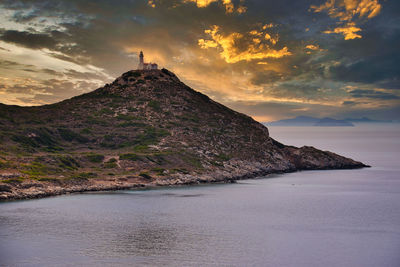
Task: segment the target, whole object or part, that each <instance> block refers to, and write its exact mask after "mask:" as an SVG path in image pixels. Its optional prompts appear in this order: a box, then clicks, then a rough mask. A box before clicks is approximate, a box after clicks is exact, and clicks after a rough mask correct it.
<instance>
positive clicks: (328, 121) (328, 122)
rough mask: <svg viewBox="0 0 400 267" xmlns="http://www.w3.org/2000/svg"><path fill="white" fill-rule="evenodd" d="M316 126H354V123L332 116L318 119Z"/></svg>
mask: <svg viewBox="0 0 400 267" xmlns="http://www.w3.org/2000/svg"><path fill="white" fill-rule="evenodd" d="M314 126H340V127H352V126H354V124H352V123H351V122H348V121H345V120H335V119H332V118H323V119H320V120H319V121H317V122H316V123H315V124H314Z"/></svg>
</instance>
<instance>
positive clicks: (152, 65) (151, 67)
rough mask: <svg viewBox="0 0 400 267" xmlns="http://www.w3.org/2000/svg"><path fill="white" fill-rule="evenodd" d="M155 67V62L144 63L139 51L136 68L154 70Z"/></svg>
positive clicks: (141, 52) (156, 66)
mask: <svg viewBox="0 0 400 267" xmlns="http://www.w3.org/2000/svg"><path fill="white" fill-rule="evenodd" d="M156 69H158V65H157V64H156V63H144V55H143V51H140V53H139V65H138V70H156Z"/></svg>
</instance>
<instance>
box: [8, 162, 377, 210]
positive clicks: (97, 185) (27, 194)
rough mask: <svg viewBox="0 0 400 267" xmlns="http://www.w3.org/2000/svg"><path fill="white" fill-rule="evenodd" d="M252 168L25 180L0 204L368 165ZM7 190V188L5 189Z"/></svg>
mask: <svg viewBox="0 0 400 267" xmlns="http://www.w3.org/2000/svg"><path fill="white" fill-rule="evenodd" d="M249 167H253V168H252V170H251V171H240V170H239V171H238V170H236V171H235V172H226V171H216V172H214V173H207V174H200V175H190V174H179V175H174V176H170V177H166V178H165V179H163V180H154V181H145V180H144V179H143V178H140V177H134V176H127V177H118V178H114V179H101V178H98V179H88V180H83V181H79V183H77V181H73V182H71V181H35V180H26V181H23V182H21V183H18V184H13V185H12V186H11V185H7V184H1V185H0V202H8V201H15V200H28V199H39V198H45V197H52V196H58V195H66V194H73V193H84V192H100V191H117V190H133V189H145V188H156V187H168V186H181V185H197V184H214V183H234V182H236V181H238V180H246V179H253V178H257V177H262V176H267V175H270V174H283V173H292V172H298V171H308V170H344V169H360V168H368V167H370V166H368V165H365V164H363V163H357V164H352V165H342V166H335V167H329V166H328V167H321V168H314V169H311V168H303V169H295V168H286V169H271V168H269V167H261V168H260V167H258V168H254V167H255V166H249ZM7 187H8V189H9V190H8V189H7Z"/></svg>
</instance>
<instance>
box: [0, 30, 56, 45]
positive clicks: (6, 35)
mask: <svg viewBox="0 0 400 267" xmlns="http://www.w3.org/2000/svg"><path fill="white" fill-rule="evenodd" d="M0 40H2V41H5V42H9V43H14V44H18V45H22V46H25V47H29V48H33V49H41V48H49V49H53V48H54V47H55V46H56V44H57V42H56V40H54V38H52V37H51V36H49V35H47V34H41V33H30V32H25V31H23V32H21V31H15V30H6V31H3V32H2V33H1V36H0Z"/></svg>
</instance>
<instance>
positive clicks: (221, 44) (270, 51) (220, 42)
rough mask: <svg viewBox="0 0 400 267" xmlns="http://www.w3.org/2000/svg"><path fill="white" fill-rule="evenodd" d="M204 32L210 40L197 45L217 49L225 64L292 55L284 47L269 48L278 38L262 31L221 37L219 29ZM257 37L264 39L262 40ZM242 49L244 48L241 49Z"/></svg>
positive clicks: (199, 42)
mask: <svg viewBox="0 0 400 267" xmlns="http://www.w3.org/2000/svg"><path fill="white" fill-rule="evenodd" d="M204 32H205V33H206V34H208V35H209V36H210V38H211V40H205V39H199V40H198V45H199V46H200V47H201V48H202V49H209V48H217V49H219V51H220V56H221V57H222V58H223V59H224V60H225V61H226V62H227V63H237V62H239V61H242V60H245V61H252V60H257V59H266V58H281V57H284V56H290V55H292V53H291V52H290V51H289V50H288V48H287V47H286V46H285V47H283V48H282V49H279V50H278V49H274V48H271V45H275V44H276V43H277V42H278V39H279V37H278V35H276V36H275V37H271V35H269V34H267V33H265V32H263V31H257V30H252V31H250V32H248V33H246V34H242V33H238V32H233V33H230V34H228V35H223V34H222V33H220V28H219V27H218V26H217V25H214V26H212V27H211V29H209V30H205V31H204ZM255 36H256V37H255ZM257 36H265V37H264V39H263V40H262V39H261V38H257ZM267 36H268V37H267ZM238 43H240V44H241V49H239V48H238V45H237V44H238ZM243 47H245V48H244V49H243Z"/></svg>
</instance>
